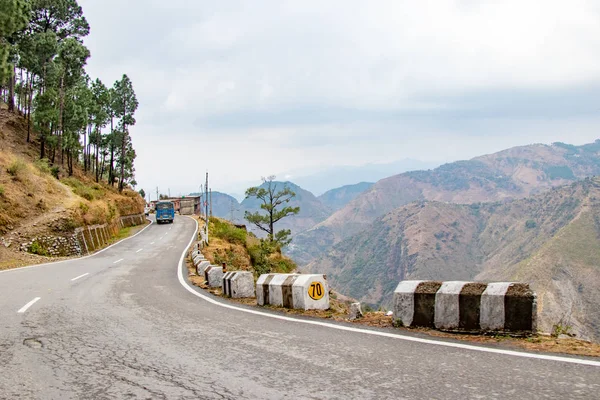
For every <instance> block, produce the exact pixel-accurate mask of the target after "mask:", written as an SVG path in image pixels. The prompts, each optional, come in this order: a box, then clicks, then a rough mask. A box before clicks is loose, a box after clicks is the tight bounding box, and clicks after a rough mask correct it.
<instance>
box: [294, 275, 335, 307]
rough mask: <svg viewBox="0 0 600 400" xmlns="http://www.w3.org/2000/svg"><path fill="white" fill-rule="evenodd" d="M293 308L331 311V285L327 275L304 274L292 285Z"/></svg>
mask: <svg viewBox="0 0 600 400" xmlns="http://www.w3.org/2000/svg"><path fill="white" fill-rule="evenodd" d="M292 298H293V308H299V309H304V310H328V309H329V285H328V284H327V278H326V277H325V275H317V274H302V275H299V276H298V277H297V278H296V279H295V280H294V282H293V283H292Z"/></svg>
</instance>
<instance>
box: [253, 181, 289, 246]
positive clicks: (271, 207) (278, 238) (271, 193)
mask: <svg viewBox="0 0 600 400" xmlns="http://www.w3.org/2000/svg"><path fill="white" fill-rule="evenodd" d="M274 179H275V176H269V177H268V178H263V185H261V186H259V187H251V188H248V189H247V190H246V198H250V197H256V198H257V199H258V200H260V202H261V204H260V208H261V209H262V210H264V211H265V212H266V214H261V213H260V212H258V211H257V212H253V213H251V212H249V211H246V212H245V213H244V217H245V218H246V220H248V222H250V223H252V224H254V225H255V226H256V227H257V228H259V229H260V230H262V231H264V232H266V233H267V239H268V240H269V241H270V242H276V243H277V244H278V245H279V246H281V247H283V246H286V245H288V244H289V243H290V242H291V239H290V238H289V236H290V235H291V231H289V230H283V231H279V232H276V231H275V224H276V223H277V222H279V221H280V220H282V219H283V218H285V217H288V216H290V215H296V214H298V213H299V212H300V207H290V206H286V204H288V203H289V202H290V201H291V200H292V199H293V198H294V197H296V193H294V192H293V191H292V190H291V189H290V188H288V187H287V185H285V184H284V186H283V189H282V190H280V191H277V183H275V182H273V181H274Z"/></svg>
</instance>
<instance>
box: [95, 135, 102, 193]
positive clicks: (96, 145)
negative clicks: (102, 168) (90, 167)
mask: <svg viewBox="0 0 600 400" xmlns="http://www.w3.org/2000/svg"><path fill="white" fill-rule="evenodd" d="M100 139H101V137H100V130H99V129H98V127H97V126H96V144H95V145H94V147H95V152H94V153H95V158H96V183H98V180H99V179H98V176H99V175H98V153H99V151H100V150H99V147H100V145H99V143H98V142H99V141H100Z"/></svg>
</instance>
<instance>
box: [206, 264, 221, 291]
mask: <svg viewBox="0 0 600 400" xmlns="http://www.w3.org/2000/svg"><path fill="white" fill-rule="evenodd" d="M204 279H205V280H206V282H208V286H210V287H214V288H216V287H221V286H222V285H223V267H217V266H216V265H210V266H208V267H207V268H206V269H205V270H204Z"/></svg>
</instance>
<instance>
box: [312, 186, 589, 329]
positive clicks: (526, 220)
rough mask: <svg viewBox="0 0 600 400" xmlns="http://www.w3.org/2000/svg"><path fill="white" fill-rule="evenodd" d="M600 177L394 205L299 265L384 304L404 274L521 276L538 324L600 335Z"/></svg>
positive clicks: (458, 277)
mask: <svg viewBox="0 0 600 400" xmlns="http://www.w3.org/2000/svg"><path fill="white" fill-rule="evenodd" d="M599 238H600V178H591V179H590V178H587V179H585V180H584V181H579V182H576V183H573V184H570V185H566V186H563V187H560V188H555V189H551V190H549V191H546V192H545V193H543V194H538V195H535V196H532V197H528V198H525V199H520V200H514V201H509V202H505V203H502V202H495V203H475V204H471V205H459V204H449V203H443V202H436V201H418V202H413V203H411V204H408V205H404V206H402V207H399V208H397V209H395V210H393V211H391V212H389V213H387V214H385V215H384V216H382V217H379V218H377V219H376V220H375V221H374V222H372V223H370V224H368V225H367V226H366V227H364V228H363V229H362V230H361V231H360V232H358V233H357V234H356V235H354V236H352V237H349V238H347V239H345V240H343V241H341V242H340V243H338V244H336V245H334V246H333V247H332V248H330V249H329V251H328V252H327V255H325V256H323V257H321V258H319V259H317V260H315V261H313V262H312V263H310V264H309V265H308V266H306V267H304V268H303V270H304V271H306V272H312V273H319V274H327V278H328V280H330V281H331V284H332V287H334V288H335V289H336V290H338V291H340V292H341V293H344V294H347V295H349V296H351V297H354V298H357V299H359V300H361V301H364V302H367V303H372V304H384V305H387V306H389V305H390V304H391V300H392V294H393V290H394V288H395V287H396V285H397V284H398V282H399V281H401V280H405V279H426V280H481V281H520V282H528V283H530V284H531V285H532V286H533V288H534V290H535V291H536V292H537V294H538V315H539V323H540V327H541V328H542V329H543V330H544V331H546V332H548V331H549V330H550V329H551V327H552V325H553V324H557V323H561V324H562V325H563V326H567V325H569V326H572V327H573V331H574V332H575V333H577V334H578V336H580V337H583V338H594V339H595V340H600V307H598V304H600V268H598V266H599V265H600V240H599Z"/></svg>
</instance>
